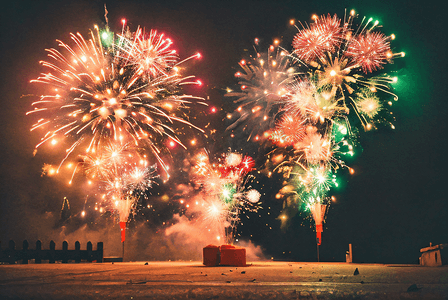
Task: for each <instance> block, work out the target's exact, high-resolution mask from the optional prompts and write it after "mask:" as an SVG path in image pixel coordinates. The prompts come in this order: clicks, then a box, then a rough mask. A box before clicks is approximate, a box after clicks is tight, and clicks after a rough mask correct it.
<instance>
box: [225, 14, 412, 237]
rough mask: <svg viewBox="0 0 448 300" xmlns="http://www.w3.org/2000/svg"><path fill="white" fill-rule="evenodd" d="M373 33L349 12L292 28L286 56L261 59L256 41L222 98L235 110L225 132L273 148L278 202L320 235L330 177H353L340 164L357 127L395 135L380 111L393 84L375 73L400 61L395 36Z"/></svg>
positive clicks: (277, 53)
mask: <svg viewBox="0 0 448 300" xmlns="http://www.w3.org/2000/svg"><path fill="white" fill-rule="evenodd" d="M291 24H292V25H294V21H291ZM377 26H378V21H375V22H373V20H372V19H369V20H366V18H363V19H362V20H361V21H360V22H357V18H356V15H355V12H354V11H351V12H350V13H349V14H348V15H346V16H344V18H343V19H340V18H338V17H337V16H336V15H334V16H333V17H332V16H331V15H327V16H321V17H317V16H314V17H313V22H312V23H311V24H310V25H307V24H306V25H303V24H301V26H300V27H298V26H296V29H297V30H298V32H297V34H296V35H295V37H294V38H293V40H292V49H291V51H288V50H285V49H283V48H281V47H280V46H279V45H278V44H279V41H278V40H276V41H274V44H273V45H271V46H270V47H269V48H268V51H267V53H260V52H259V51H258V50H257V46H258V39H256V40H255V55H254V56H250V58H249V59H244V60H241V61H240V63H239V65H240V67H241V70H240V71H238V72H237V73H236V74H235V76H236V78H237V79H238V80H239V85H240V86H239V89H240V91H231V90H230V89H229V90H228V94H227V96H229V97H232V98H233V99H235V100H234V102H235V103H237V104H238V105H239V106H238V107H237V109H236V111H235V112H233V113H231V114H228V116H227V118H228V119H230V120H231V121H232V124H231V125H230V126H229V127H228V130H231V131H234V130H236V129H237V128H238V127H239V126H241V127H242V128H243V131H247V132H248V136H249V139H252V140H254V141H263V142H264V143H265V145H266V144H267V145H269V147H271V148H273V150H272V151H271V152H269V154H268V156H267V161H266V165H267V166H268V167H269V168H270V170H271V171H277V172H281V173H283V175H284V177H285V178H286V179H287V180H286V182H287V183H286V186H284V187H283V188H282V189H281V191H280V195H281V196H279V197H290V198H291V197H292V198H293V199H294V200H295V201H293V202H294V203H296V204H297V205H298V206H301V207H306V208H307V209H308V210H310V211H311V212H312V215H313V216H314V219H315V222H316V226H317V227H318V228H319V230H318V231H319V235H320V232H321V231H322V222H323V216H324V215H325V211H326V207H327V206H326V205H327V204H328V203H329V202H330V201H331V196H330V189H331V188H333V187H337V186H338V182H337V178H336V173H337V171H338V170H341V169H348V170H349V173H350V174H353V172H354V170H353V169H352V168H349V167H348V166H347V165H346V163H345V158H346V156H353V154H354V152H353V151H354V147H353V141H354V139H355V133H356V132H357V131H356V127H357V126H358V125H359V127H361V128H363V129H364V130H371V129H374V128H376V127H377V126H379V125H380V124H383V125H385V126H387V127H390V128H392V129H394V125H392V123H391V120H390V118H391V117H390V116H391V113H390V112H388V111H387V107H388V106H391V105H392V101H396V100H397V99H398V97H397V96H396V95H395V94H393V93H392V92H391V91H390V89H391V84H392V83H394V82H396V80H397V79H396V78H395V77H391V76H389V75H387V74H384V75H383V74H379V72H380V71H381V69H383V68H384V66H385V65H386V64H388V63H391V62H392V60H393V59H394V58H396V57H401V56H404V53H402V52H400V53H394V52H393V51H392V50H391V47H390V41H391V40H393V39H394V38H395V36H394V35H393V34H392V35H390V36H386V35H384V34H383V33H381V32H380V31H378V30H377ZM384 115H385V116H386V117H384ZM392 119H393V118H392ZM260 124H261V126H260ZM269 174H271V172H269ZM318 243H320V239H319V241H318Z"/></svg>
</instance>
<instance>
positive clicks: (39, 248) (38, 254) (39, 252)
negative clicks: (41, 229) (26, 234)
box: [34, 240, 42, 264]
mask: <svg viewBox="0 0 448 300" xmlns="http://www.w3.org/2000/svg"><path fill="white" fill-rule="evenodd" d="M34 262H35V263H36V264H40V263H41V262H42V242H41V241H39V240H37V241H36V253H35V256H34Z"/></svg>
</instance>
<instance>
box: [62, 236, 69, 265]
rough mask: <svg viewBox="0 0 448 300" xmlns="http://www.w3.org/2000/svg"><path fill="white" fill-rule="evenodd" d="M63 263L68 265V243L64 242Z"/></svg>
mask: <svg viewBox="0 0 448 300" xmlns="http://www.w3.org/2000/svg"><path fill="white" fill-rule="evenodd" d="M62 263H63V264H66V263H68V242H67V241H63V242H62Z"/></svg>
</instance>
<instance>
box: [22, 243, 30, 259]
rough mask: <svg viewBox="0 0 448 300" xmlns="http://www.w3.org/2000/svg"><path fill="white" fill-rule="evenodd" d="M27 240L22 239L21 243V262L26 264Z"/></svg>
mask: <svg viewBox="0 0 448 300" xmlns="http://www.w3.org/2000/svg"><path fill="white" fill-rule="evenodd" d="M28 246H29V244H28V241H27V240H24V241H23V243H22V264H25V265H26V264H28V257H29V252H28Z"/></svg>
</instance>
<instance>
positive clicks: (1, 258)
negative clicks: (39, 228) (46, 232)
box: [0, 240, 103, 264]
mask: <svg viewBox="0 0 448 300" xmlns="http://www.w3.org/2000/svg"><path fill="white" fill-rule="evenodd" d="M28 248H29V245H28V241H27V240H24V241H23V243H22V250H17V249H16V244H15V242H14V241H12V240H11V241H9V244H8V248H6V249H2V247H1V242H0V263H9V264H15V263H16V262H17V263H22V264H27V263H28V261H30V260H34V263H36V264H40V263H42V261H48V262H49V263H50V264H51V263H55V262H56V261H61V262H62V263H68V262H69V261H73V262H75V263H80V262H81V261H87V262H95V261H96V262H103V243H102V242H99V243H97V247H96V250H92V243H91V242H88V243H87V249H86V250H81V244H80V243H79V242H78V241H77V242H76V243H75V250H68V242H67V241H64V242H63V243H62V250H56V244H55V242H53V241H51V242H50V249H49V250H44V249H42V242H41V241H37V242H36V248H35V249H34V250H33V249H28Z"/></svg>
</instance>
